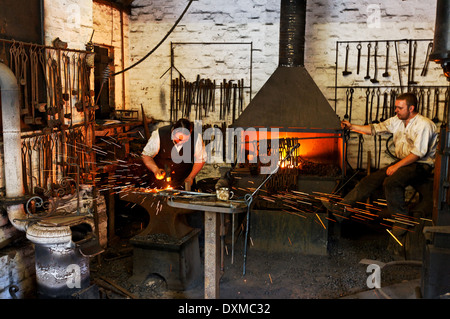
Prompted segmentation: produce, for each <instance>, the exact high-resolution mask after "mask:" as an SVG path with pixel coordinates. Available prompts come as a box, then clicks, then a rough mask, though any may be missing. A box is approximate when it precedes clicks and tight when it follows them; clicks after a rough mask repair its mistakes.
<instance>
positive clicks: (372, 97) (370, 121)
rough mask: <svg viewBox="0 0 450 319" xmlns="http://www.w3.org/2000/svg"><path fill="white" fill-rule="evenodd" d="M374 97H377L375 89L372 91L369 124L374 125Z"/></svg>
mask: <svg viewBox="0 0 450 319" xmlns="http://www.w3.org/2000/svg"><path fill="white" fill-rule="evenodd" d="M374 97H375V89H373V90H372V96H371V97H370V111H369V124H372V110H373V99H374Z"/></svg>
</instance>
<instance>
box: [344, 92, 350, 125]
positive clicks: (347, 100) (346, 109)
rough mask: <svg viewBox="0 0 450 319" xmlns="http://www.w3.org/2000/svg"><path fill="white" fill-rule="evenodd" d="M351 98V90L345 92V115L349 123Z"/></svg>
mask: <svg viewBox="0 0 450 319" xmlns="http://www.w3.org/2000/svg"><path fill="white" fill-rule="evenodd" d="M349 96H350V90H349V89H347V90H346V91H345V115H344V120H347V121H348V118H349V116H348V102H349Z"/></svg>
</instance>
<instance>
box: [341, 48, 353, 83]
mask: <svg viewBox="0 0 450 319" xmlns="http://www.w3.org/2000/svg"><path fill="white" fill-rule="evenodd" d="M349 51H350V46H349V45H348V43H347V46H346V47H345V70H344V71H343V72H342V75H343V76H347V75H350V74H352V72H350V71H348V68H347V67H348V54H349Z"/></svg>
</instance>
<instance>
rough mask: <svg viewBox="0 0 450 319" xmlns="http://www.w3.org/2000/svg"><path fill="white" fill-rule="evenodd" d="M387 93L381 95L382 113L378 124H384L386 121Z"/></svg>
mask: <svg viewBox="0 0 450 319" xmlns="http://www.w3.org/2000/svg"><path fill="white" fill-rule="evenodd" d="M387 104H388V93H387V92H384V93H383V111H382V112H381V118H380V122H384V121H385V120H386V119H387V113H388V106H387Z"/></svg>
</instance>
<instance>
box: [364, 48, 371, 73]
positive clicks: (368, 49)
mask: <svg viewBox="0 0 450 319" xmlns="http://www.w3.org/2000/svg"><path fill="white" fill-rule="evenodd" d="M371 47H372V45H371V44H370V42H369V43H368V44H367V71H366V72H367V73H366V76H365V77H364V80H368V79H370V75H369V72H370V48H371Z"/></svg>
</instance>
